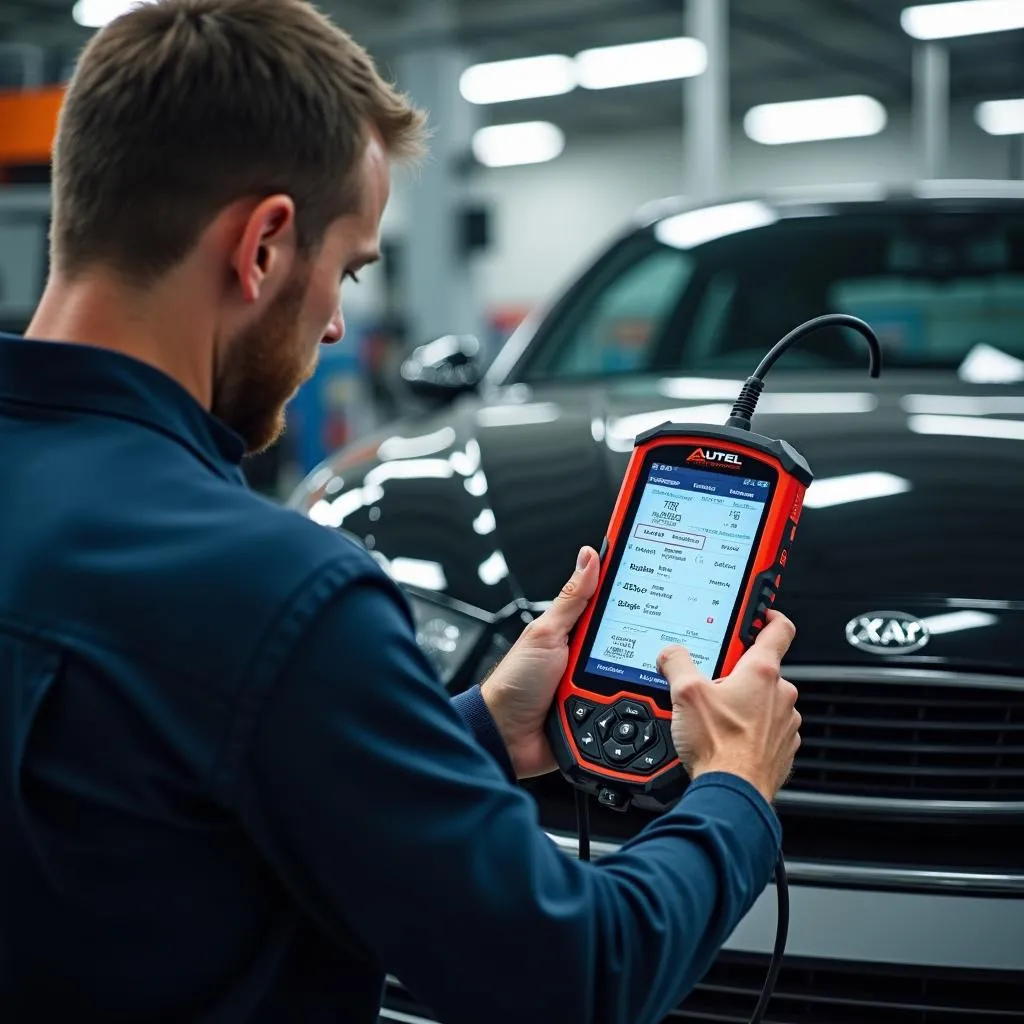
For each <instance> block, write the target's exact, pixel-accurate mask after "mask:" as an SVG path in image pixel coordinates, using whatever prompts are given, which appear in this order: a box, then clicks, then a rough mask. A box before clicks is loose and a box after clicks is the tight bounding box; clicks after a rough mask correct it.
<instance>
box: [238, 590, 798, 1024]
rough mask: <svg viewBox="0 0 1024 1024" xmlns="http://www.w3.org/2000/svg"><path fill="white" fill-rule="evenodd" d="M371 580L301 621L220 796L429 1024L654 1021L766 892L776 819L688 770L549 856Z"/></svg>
mask: <svg viewBox="0 0 1024 1024" xmlns="http://www.w3.org/2000/svg"><path fill="white" fill-rule="evenodd" d="M389 586H391V585H390V582H389V581H387V580H386V578H385V579H383V580H375V579H372V578H371V579H363V580H357V581H354V582H350V583H349V584H348V585H347V586H345V587H343V588H342V589H340V590H339V591H337V592H336V593H335V594H334V595H333V596H332V597H331V598H330V599H329V600H327V601H325V602H324V603H323V604H322V605H321V606H320V607H319V610H318V611H317V612H316V614H315V615H313V616H312V617H311V618H310V621H309V623H308V625H307V626H306V627H305V629H304V631H303V632H302V633H301V636H300V638H299V640H298V642H297V643H296V644H295V645H294V646H293V647H292V648H291V651H292V656H291V658H290V660H289V661H288V663H287V665H286V667H285V668H284V669H283V670H282V671H281V672H280V673H278V674H277V677H276V678H275V679H274V680H273V684H272V685H269V686H266V687H265V688H264V689H263V692H262V694H261V695H260V699H259V701H258V702H257V701H256V700H255V699H250V700H249V702H248V705H249V708H250V710H249V712H248V713H249V714H250V715H251V721H249V722H247V723H246V726H245V728H244V730H241V731H240V733H239V734H244V735H245V737H246V740H245V743H244V746H242V747H241V748H240V749H239V753H238V756H237V758H235V759H234V761H233V767H232V779H231V787H230V793H231V796H230V799H231V801H232V803H233V805H234V807H235V810H236V813H237V814H238V816H239V817H240V820H241V821H242V823H243V827H244V828H245V829H246V830H247V832H248V833H249V835H250V836H251V837H252V840H253V841H254V842H255V844H257V846H258V847H259V848H260V849H261V850H262V852H263V854H264V856H265V857H266V858H267V860H268V862H269V863H270V865H271V866H272V868H273V869H274V870H275V871H276V873H277V875H278V876H279V878H280V879H281V880H282V882H283V884H284V885H285V886H286V887H287V888H288V889H289V890H290V892H291V893H292V895H293V898H294V899H295V901H296V903H297V905H299V906H300V907H301V908H303V910H304V912H305V913H306V914H308V915H309V916H310V917H311V918H313V919H314V920H315V921H316V923H318V924H319V926H320V927H321V928H323V929H324V930H325V931H326V932H327V933H328V934H331V935H334V936H336V937H337V939H338V942H339V944H348V943H350V941H351V939H350V937H351V936H352V935H355V936H356V937H357V939H358V941H359V943H360V944H361V945H362V946H363V947H364V948H365V950H366V951H367V952H368V953H369V955H370V956H371V958H372V959H373V960H374V961H375V962H376V963H377V964H378V965H379V967H380V968H381V969H382V970H386V971H388V972H390V973H392V974H394V975H396V976H397V977H398V978H400V979H401V981H402V982H403V984H405V985H406V986H407V987H408V988H409V989H410V990H411V991H412V992H413V993H414V995H415V996H416V997H417V998H418V999H419V1000H420V1001H421V1002H422V1003H423V1004H425V1005H426V1006H428V1007H430V1008H431V1009H432V1011H433V1012H434V1013H435V1014H436V1015H437V1016H438V1018H439V1019H440V1020H443V1021H445V1022H446V1024H478V1022H479V1021H480V1020H487V1021H489V1022H491V1024H522V1022H523V1021H524V1020H529V1021H532V1022H535V1024H544V1022H547V1021H552V1022H558V1024H576V1022H579V1024H584V1022H585V1024H599V1022H600V1024H655V1022H658V1021H660V1020H661V1019H662V1018H663V1017H664V1015H665V1014H666V1013H667V1012H668V1011H669V1010H670V1009H672V1008H673V1007H674V1006H675V1005H676V1004H677V1003H678V1002H679V1001H680V1000H681V998H682V997H683V996H684V995H685V994H686V993H687V992H688V991H689V990H690V989H691V988H692V986H693V985H694V984H695V983H696V982H697V981H698V980H699V979H700V977H701V976H702V975H703V973H704V972H705V971H706V970H707V968H708V967H709V966H710V964H711V962H712V960H713V959H714V957H715V955H716V954H717V951H718V949H719V947H720V946H721V944H722V943H723V942H724V941H725V940H726V938H727V937H728V936H729V934H730V933H731V932H732V930H733V929H734V928H735V926H736V925H737V924H738V923H739V921H740V919H741V918H742V917H743V916H744V915H745V914H746V912H747V911H748V910H749V909H750V907H751V906H752V905H753V903H754V901H755V899H756V898H757V896H758V895H759V894H760V893H761V891H762V890H763V889H764V888H765V886H766V885H767V883H768V881H769V879H770V877H771V872H772V868H773V866H774V863H775V860H776V857H777V855H778V850H779V843H780V830H779V826H778V822H777V819H776V818H775V815H774V813H773V812H772V810H771V809H770V807H769V806H768V805H767V804H766V803H765V802H764V800H763V799H762V798H761V796H760V795H759V794H758V793H757V791H756V790H754V789H753V788H752V787H750V786H748V785H747V783H745V782H744V781H742V780H740V779H738V778H735V777H732V776H728V775H718V776H713V777H712V776H703V777H701V779H699V780H698V781H697V782H696V783H695V784H693V785H692V786H691V787H690V788H689V790H688V791H687V793H686V795H685V796H684V797H683V799H682V800H681V801H679V803H678V804H677V805H676V806H675V807H674V808H673V809H672V810H671V811H669V812H667V813H666V814H664V815H662V816H660V817H659V818H658V819H657V820H655V821H654V822H652V823H651V824H649V825H648V826H647V827H646V828H644V829H643V830H642V831H641V832H640V833H639V834H638V835H637V836H636V837H634V838H633V839H632V840H630V841H629V842H628V843H627V844H625V846H624V847H623V848H622V849H621V851H618V852H616V853H614V854H612V855H609V856H607V857H603V858H601V860H600V861H598V862H595V863H585V862H581V861H578V860H576V859H575V858H571V857H569V856H566V855H565V854H564V853H563V852H562V851H560V850H559V849H558V848H557V847H556V846H555V844H554V843H553V842H552V841H551V840H550V838H549V837H548V836H547V835H546V834H545V833H544V831H543V829H542V828H541V826H540V823H539V821H538V816H537V810H536V805H535V804H534V802H533V800H532V798H531V797H530V796H529V795H528V794H527V793H526V792H525V791H524V790H522V789H519V788H517V787H516V786H514V785H510V783H509V781H508V778H507V777H506V774H505V772H504V771H503V769H502V767H501V766H500V765H499V764H498V763H497V762H496V761H495V759H494V758H493V757H492V756H491V755H489V754H488V753H487V752H486V751H485V749H484V748H483V747H482V746H481V745H480V743H479V742H477V740H476V739H474V737H473V735H472V733H471V732H470V730H469V729H467V727H466V724H465V722H464V720H463V719H462V717H461V716H460V714H459V713H458V711H457V710H456V708H455V707H453V706H452V703H451V702H450V701H449V699H448V696H447V694H446V692H445V691H444V689H443V687H442V685H441V684H440V682H439V681H438V680H437V678H436V676H435V675H434V673H433V671H432V669H431V667H430V665H429V662H428V661H427V660H426V658H425V656H424V655H423V654H422V652H421V651H420V650H419V648H418V647H417V645H416V641H415V636H414V632H413V629H412V627H411V624H410V622H409V620H408V618H407V615H406V613H405V611H404V610H403V606H402V604H401V601H400V597H399V595H398V594H397V593H392V592H391V591H390V590H389Z"/></svg>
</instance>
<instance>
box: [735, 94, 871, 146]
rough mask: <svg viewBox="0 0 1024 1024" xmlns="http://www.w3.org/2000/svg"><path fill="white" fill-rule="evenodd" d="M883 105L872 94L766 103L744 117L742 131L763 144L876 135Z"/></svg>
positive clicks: (784, 143) (773, 144)
mask: <svg viewBox="0 0 1024 1024" xmlns="http://www.w3.org/2000/svg"><path fill="white" fill-rule="evenodd" d="M886 120H887V117H886V112H885V107H883V106H882V104H881V103H879V102H878V100H876V99H873V98H872V97H871V96H832V97H828V98H826V99H818V100H797V101H795V102H793V103H765V104H763V105H761V106H758V107H752V108H751V109H750V110H748V111H747V114H746V116H745V117H744V118H743V130H744V131H745V132H746V133H747V135H748V136H749V137H750V138H751V139H753V140H754V142H760V143H761V144H762V145H765V146H780V145H786V144H788V143H793V142H817V141H820V140H823V139H853V138H860V137H862V136H865V135H877V134H878V133H879V132H880V131H881V130H882V129H883V128H884V127H885V125H886Z"/></svg>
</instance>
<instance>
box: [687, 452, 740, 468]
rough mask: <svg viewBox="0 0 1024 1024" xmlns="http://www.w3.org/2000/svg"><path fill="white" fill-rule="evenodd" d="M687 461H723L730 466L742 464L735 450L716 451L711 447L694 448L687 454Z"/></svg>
mask: <svg viewBox="0 0 1024 1024" xmlns="http://www.w3.org/2000/svg"><path fill="white" fill-rule="evenodd" d="M686 461H687V462H703V463H708V462H719V463H722V462H725V463H728V464H729V465H730V466H742V465H743V460H742V459H741V458H740V457H739V456H738V455H737V454H735V452H716V451H713V450H712V449H711V448H696V449H694V451H693V452H691V453H690V455H689V456H687V459H686Z"/></svg>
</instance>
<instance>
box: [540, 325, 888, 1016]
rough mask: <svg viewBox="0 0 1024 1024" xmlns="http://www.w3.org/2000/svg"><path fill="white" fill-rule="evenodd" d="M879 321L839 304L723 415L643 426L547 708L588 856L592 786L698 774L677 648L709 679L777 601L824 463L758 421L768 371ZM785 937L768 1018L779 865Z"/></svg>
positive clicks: (626, 802) (669, 787)
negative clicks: (676, 732) (593, 585)
mask: <svg viewBox="0 0 1024 1024" xmlns="http://www.w3.org/2000/svg"><path fill="white" fill-rule="evenodd" d="M837 326H839V327H848V328H852V329H853V330H855V331H857V332H858V333H860V334H861V335H862V336H863V337H864V338H865V339H866V340H867V342H868V345H869V351H870V365H869V372H870V375H871V376H872V377H877V376H878V375H879V373H880V372H881V349H880V346H879V343H878V338H877V337H876V335H875V333H874V331H872V329H871V328H870V327H869V326H868V325H867V324H866V323H865V322H864V321H863V320H859V319H858V318H856V317H853V316H849V315H847V314H842V313H834V314H827V315H825V316H821V317H817V318H816V319H814V320H809V321H808V322H807V323H805V324H802V325H801V326H799V327H797V328H796V329H795V330H793V331H791V332H790V333H789V334H788V335H786V337H784V338H783V339H782V340H781V341H779V343H778V344H777V345H776V346H775V347H774V348H773V349H772V350H771V351H770V352H769V354H768V355H767V356H766V357H765V358H764V359H763V360H762V362H761V364H760V365H759V366H758V367H757V369H756V370H755V372H754V373H753V375H752V376H750V377H749V378H747V380H746V382H745V383H744V384H743V387H742V390H741V391H740V393H739V396H738V397H737V400H736V403H735V405H734V406H733V408H732V414H731V415H730V416H729V418H728V419H727V420H726V423H725V424H724V425H723V426H720V427H716V426H711V425H708V424H706V423H664V424H662V425H661V426H657V427H654V428H653V429H652V430H648V431H646V432H645V433H642V434H639V435H638V436H637V437H636V439H635V441H634V447H633V451H632V454H631V456H630V459H629V464H628V466H627V468H626V473H625V476H624V477H623V480H622V485H621V487H620V489H619V493H618V497H617V499H616V501H615V505H614V507H613V509H612V514H611V519H610V521H609V524H608V529H607V533H606V535H605V538H604V542H603V544H602V546H601V552H600V561H601V564H600V576H599V581H598V587H597V590H596V592H595V594H594V596H593V598H592V599H591V600H590V602H589V603H588V605H587V608H586V610H585V611H584V613H583V615H582V616H581V618H580V620H579V622H578V624H577V626H576V629H575V631H574V634H573V636H572V639H571V641H570V648H569V659H568V665H567V668H566V671H565V673H564V675H563V677H562V679H561V681H560V683H559V686H558V690H557V692H556V695H555V700H554V702H553V704H552V707H551V711H550V713H549V715H548V718H547V722H546V732H547V736H548V740H549V742H550V743H551V747H552V750H553V751H554V754H555V758H556V760H557V762H558V766H559V769H560V771H561V773H562V774H563V775H564V776H565V778H567V779H568V780H569V782H571V783H572V785H573V786H574V787H576V791H577V810H578V813H579V825H580V856H581V857H582V858H584V859H585V858H586V857H588V856H589V810H588V806H587V803H586V801H587V797H588V795H592V796H596V797H597V800H598V802H599V803H600V804H602V805H604V806H606V807H609V808H612V809H614V810H618V811H625V810H626V809H627V808H628V807H630V806H633V805H635V806H637V807H642V808H647V809H650V810H663V809H665V808H667V807H669V806H670V805H671V804H673V803H674V802H676V801H677V800H678V799H679V797H680V796H682V794H683V792H684V791H685V789H686V786H687V784H688V781H689V779H688V776H687V774H686V771H685V768H684V766H683V765H682V763H681V762H680V760H679V756H678V754H677V752H676V749H675V746H674V744H673V742H672V735H671V723H672V701H671V696H670V693H669V684H668V681H667V680H666V679H665V678H664V677H663V676H662V675H661V674H660V673H659V672H658V669H657V660H658V655H659V654H660V652H661V651H663V650H664V649H665V648H666V647H668V646H670V645H674V644H679V645H682V646H683V647H685V648H686V649H687V650H688V651H689V653H690V656H691V658H692V659H693V661H694V663H695V664H696V666H697V668H698V669H699V670H701V671H702V672H703V673H704V674H705V675H707V676H708V677H709V678H711V679H721V678H723V677H725V676H728V674H729V673H730V672H731V671H732V669H733V668H734V666H735V665H736V662H737V661H738V660H739V659H740V657H741V656H742V655H743V652H744V651H746V650H747V648H749V647H750V645H751V644H753V642H754V640H755V639H756V637H757V635H758V633H759V632H760V630H761V629H762V628H763V627H764V625H765V622H766V615H767V612H768V611H769V610H770V609H771V608H772V607H773V605H774V604H775V600H776V597H777V595H778V593H779V590H780V588H781V587H782V583H783V580H784V579H785V575H786V571H787V569H788V567H789V564H790V560H791V557H792V551H793V545H794V542H795V540H796V538H797V534H798V530H799V525H800V513H801V510H802V509H803V502H804V495H805V494H806V492H807V488H808V487H809V486H810V485H811V482H812V479H813V475H812V472H811V468H810V467H809V466H808V464H807V461H806V460H805V459H804V457H803V456H802V455H801V454H800V452H798V451H797V450H796V449H795V448H794V447H793V446H792V445H790V444H789V443H788V442H786V441H784V440H777V439H774V438H770V437H765V436H762V435H760V434H758V433H755V432H753V431H752V430H751V417H752V416H753V413H754V411H755V409H756V406H757V400H758V398H759V397H760V394H761V392H762V390H763V388H764V377H765V374H766V373H767V372H768V370H769V369H771V367H772V365H774V363H775V361H776V360H777V359H778V357H779V356H780V355H781V354H782V353H783V352H785V351H786V349H788V348H789V346H790V345H792V344H793V343H794V342H796V341H798V340H799V339H801V338H803V337H806V336H807V335H808V334H811V333H812V332H814V331H817V330H819V329H821V328H823V327H837ZM776 883H777V888H778V892H779V900H780V904H779V910H780V913H779V941H778V942H777V945H776V950H775V955H774V957H773V961H772V967H771V968H770V970H769V982H768V984H767V985H766V986H765V991H764V993H763V994H762V1002H761V1004H759V1007H758V1011H756V1012H755V1016H754V1017H753V1018H752V1020H753V1021H755V1022H756V1021H759V1020H760V1019H761V1015H763V1013H764V1008H765V1006H766V1005H767V1001H768V999H769V998H770V995H771V990H772V988H773V987H774V980H775V975H776V974H777V972H778V969H779V966H780V965H781V956H782V951H783V949H784V947H785V934H786V929H787V927H788V894H787V891H786V879H785V867H784V863H783V861H782V859H781V858H780V860H779V864H778V868H777V871H776Z"/></svg>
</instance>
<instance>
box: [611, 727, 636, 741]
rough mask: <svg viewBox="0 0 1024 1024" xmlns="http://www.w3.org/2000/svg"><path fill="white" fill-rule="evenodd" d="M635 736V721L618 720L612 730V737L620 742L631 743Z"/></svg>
mask: <svg viewBox="0 0 1024 1024" xmlns="http://www.w3.org/2000/svg"><path fill="white" fill-rule="evenodd" d="M635 736H636V722H619V724H618V725H617V726H615V728H614V729H613V730H612V737H613V738H614V739H616V740H618V741H619V742H620V743H632V742H633V738H634V737H635Z"/></svg>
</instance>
